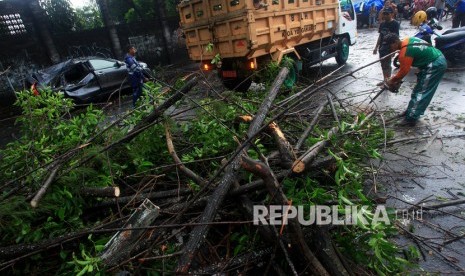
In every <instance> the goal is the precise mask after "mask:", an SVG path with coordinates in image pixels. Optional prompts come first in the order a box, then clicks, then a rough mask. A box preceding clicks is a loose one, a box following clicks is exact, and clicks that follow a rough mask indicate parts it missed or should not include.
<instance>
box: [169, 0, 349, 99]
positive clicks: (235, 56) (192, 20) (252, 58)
mask: <svg viewBox="0 0 465 276" xmlns="http://www.w3.org/2000/svg"><path fill="white" fill-rule="evenodd" d="M178 9H179V15H180V19H181V22H180V25H181V28H182V30H183V32H184V35H185V37H186V46H187V50H188V52H189V56H190V58H191V59H192V60H194V61H198V62H201V63H202V67H203V68H204V69H207V70H208V69H211V68H212V67H213V66H216V67H217V69H218V73H219V76H220V77H221V79H222V80H223V83H224V84H225V86H226V87H227V88H230V89H236V90H240V91H245V90H247V89H248V88H249V86H250V84H251V81H252V80H251V78H250V76H252V74H253V71H254V70H257V69H259V68H261V67H262V66H264V65H265V64H266V63H268V62H270V61H271V60H274V61H278V62H280V61H281V59H282V58H283V57H284V56H290V57H292V58H293V59H294V60H295V61H296V62H295V64H296V65H295V67H294V68H293V70H291V73H290V76H289V80H288V82H287V84H288V85H292V84H293V83H292V82H293V81H294V82H295V80H296V76H297V74H298V72H299V71H300V70H301V69H302V66H311V65H314V64H316V63H319V62H321V61H323V60H326V59H328V58H331V57H335V58H336V61H337V62H338V63H339V64H344V63H345V62H346V61H347V58H348V56H349V45H353V44H354V43H355V41H356V26H357V22H356V15H355V12H354V8H353V5H352V2H351V0H340V1H339V0H183V1H182V2H181V3H180V4H179V5H178ZM212 60H215V61H217V62H216V63H215V64H212V63H211V62H212Z"/></svg>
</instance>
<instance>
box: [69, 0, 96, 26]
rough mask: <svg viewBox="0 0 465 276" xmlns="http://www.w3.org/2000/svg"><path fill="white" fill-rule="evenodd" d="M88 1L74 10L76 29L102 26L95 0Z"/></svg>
mask: <svg viewBox="0 0 465 276" xmlns="http://www.w3.org/2000/svg"><path fill="white" fill-rule="evenodd" d="M88 3H89V4H88V5H86V6H84V7H82V8H77V9H76V10H75V14H76V30H77V31H79V30H86V29H94V28H101V27H103V20H102V16H101V14H100V10H99V8H98V6H97V3H96V2H95V1H89V2H88Z"/></svg>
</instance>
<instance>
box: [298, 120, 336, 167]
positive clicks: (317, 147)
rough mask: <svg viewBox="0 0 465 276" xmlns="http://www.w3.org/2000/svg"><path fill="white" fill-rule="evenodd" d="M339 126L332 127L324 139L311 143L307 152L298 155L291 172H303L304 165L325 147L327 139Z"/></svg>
mask: <svg viewBox="0 0 465 276" xmlns="http://www.w3.org/2000/svg"><path fill="white" fill-rule="evenodd" d="M338 130H339V127H333V128H332V129H331V130H330V131H329V132H328V137H327V139H324V140H322V141H320V142H318V143H316V144H315V145H313V146H312V147H311V148H310V149H309V150H308V151H307V152H305V153H304V154H303V155H302V156H301V157H299V158H298V159H297V160H296V161H295V162H294V164H293V165H292V172H294V173H297V174H299V173H303V172H304V171H305V170H306V167H308V166H309V164H310V163H311V162H312V161H313V160H314V159H315V158H316V157H317V155H318V154H319V153H320V152H321V151H322V150H323V149H324V148H325V147H326V145H327V144H328V141H329V139H330V138H331V136H333V135H334V134H335V133H336V132H338Z"/></svg>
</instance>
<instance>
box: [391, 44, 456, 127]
mask: <svg viewBox="0 0 465 276" xmlns="http://www.w3.org/2000/svg"><path fill="white" fill-rule="evenodd" d="M402 47H405V48H406V50H405V51H401V56H400V60H401V67H402V55H404V57H411V58H412V59H413V62H412V66H414V67H417V68H418V69H420V72H419V73H418V76H417V84H416V85H415V87H414V88H413V91H412V95H411V99H410V102H409V105H408V107H407V113H406V119H407V120H409V121H416V120H418V119H419V118H420V116H421V115H423V114H424V112H425V110H426V108H427V107H428V105H429V103H430V102H431V99H432V98H433V96H434V93H435V92H436V89H437V88H438V85H439V82H440V81H441V79H442V76H443V75H444V72H445V71H446V69H447V62H446V59H445V58H444V55H443V54H442V53H441V51H440V50H438V49H436V48H434V47H433V46H430V45H427V44H426V43H425V41H423V40H421V39H419V38H416V37H410V38H408V42H407V41H405V40H404V41H403V43H402Z"/></svg>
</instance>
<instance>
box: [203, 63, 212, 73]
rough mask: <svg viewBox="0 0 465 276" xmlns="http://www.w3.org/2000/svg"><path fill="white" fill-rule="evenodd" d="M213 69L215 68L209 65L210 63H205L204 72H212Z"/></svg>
mask: <svg viewBox="0 0 465 276" xmlns="http://www.w3.org/2000/svg"><path fill="white" fill-rule="evenodd" d="M212 68H213V66H212V65H211V64H209V63H203V64H202V70H204V71H210V70H212Z"/></svg>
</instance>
